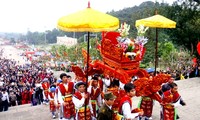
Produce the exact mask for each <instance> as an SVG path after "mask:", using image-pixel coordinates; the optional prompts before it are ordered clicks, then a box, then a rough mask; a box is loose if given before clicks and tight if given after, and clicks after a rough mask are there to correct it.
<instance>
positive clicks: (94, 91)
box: [88, 77, 102, 117]
mask: <svg viewBox="0 0 200 120" xmlns="http://www.w3.org/2000/svg"><path fill="white" fill-rule="evenodd" d="M91 82H92V83H91V85H90V86H89V87H88V93H89V94H90V97H91V104H92V108H93V113H94V117H96V116H97V111H98V109H99V108H100V106H101V105H102V98H101V88H100V87H99V86H98V78H97V77H92V80H91Z"/></svg>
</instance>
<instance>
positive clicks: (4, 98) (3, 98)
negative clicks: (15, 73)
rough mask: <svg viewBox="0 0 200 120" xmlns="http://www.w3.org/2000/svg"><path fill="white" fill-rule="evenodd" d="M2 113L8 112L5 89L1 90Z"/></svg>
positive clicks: (7, 98)
mask: <svg viewBox="0 0 200 120" xmlns="http://www.w3.org/2000/svg"><path fill="white" fill-rule="evenodd" d="M1 100H2V111H7V110H8V104H9V102H10V101H9V96H8V92H6V89H5V88H3V89H2V98H1Z"/></svg>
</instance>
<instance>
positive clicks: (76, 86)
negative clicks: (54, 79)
mask: <svg viewBox="0 0 200 120" xmlns="http://www.w3.org/2000/svg"><path fill="white" fill-rule="evenodd" d="M80 85H84V86H86V83H85V82H83V81H80V82H78V83H76V85H75V88H76V89H78V87H79V86H80Z"/></svg>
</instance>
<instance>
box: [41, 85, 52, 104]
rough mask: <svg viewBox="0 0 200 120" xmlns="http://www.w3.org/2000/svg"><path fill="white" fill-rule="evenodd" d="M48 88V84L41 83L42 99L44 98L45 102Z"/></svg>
mask: <svg viewBox="0 0 200 120" xmlns="http://www.w3.org/2000/svg"><path fill="white" fill-rule="evenodd" d="M49 87H50V84H49V82H43V83H42V89H43V98H44V100H46V102H47V101H48V94H49Z"/></svg>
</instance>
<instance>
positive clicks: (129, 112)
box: [119, 83, 143, 120]
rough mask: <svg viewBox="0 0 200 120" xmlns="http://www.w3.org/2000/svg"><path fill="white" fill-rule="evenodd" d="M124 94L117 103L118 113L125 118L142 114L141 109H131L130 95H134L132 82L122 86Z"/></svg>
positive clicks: (130, 118) (130, 119)
mask: <svg viewBox="0 0 200 120" xmlns="http://www.w3.org/2000/svg"><path fill="white" fill-rule="evenodd" d="M124 90H125V92H126V95H125V96H124V97H122V99H121V101H120V103H119V114H121V115H123V117H124V118H125V119H126V120H133V119H134V118H136V117H138V116H140V115H143V111H142V110H139V111H137V110H136V109H134V110H133V109H132V97H134V96H135V92H136V91H135V86H134V85H133V84H132V83H127V84H125V86H124Z"/></svg>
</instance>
